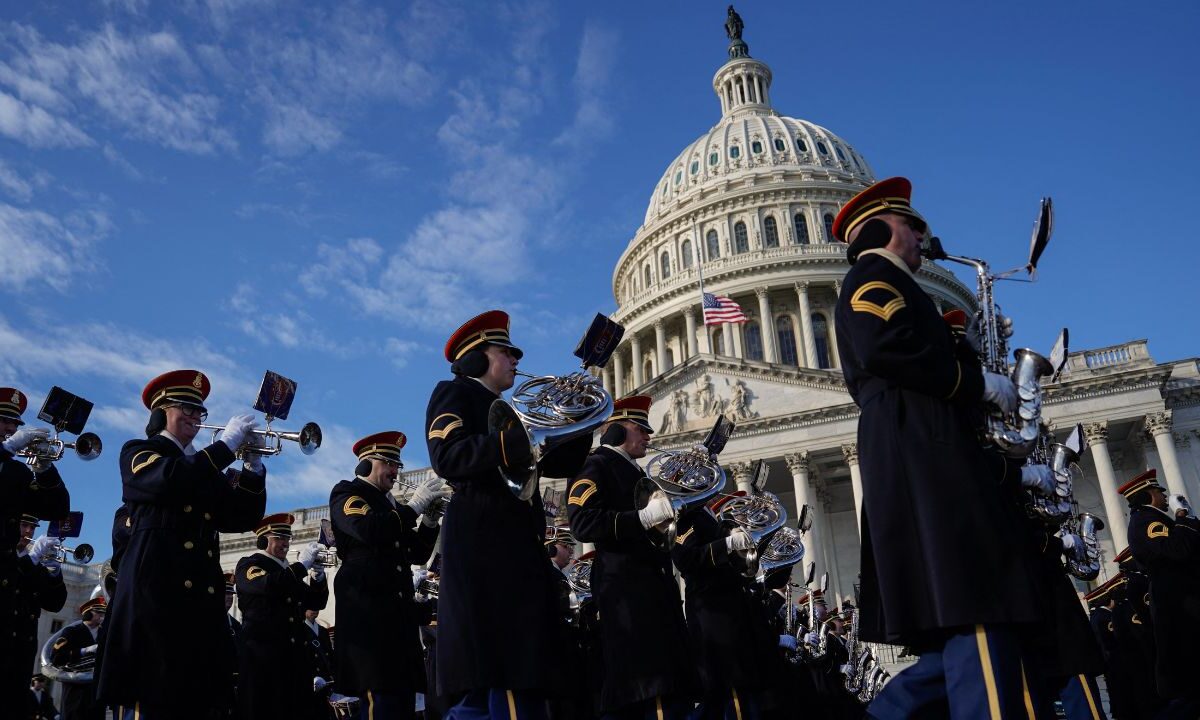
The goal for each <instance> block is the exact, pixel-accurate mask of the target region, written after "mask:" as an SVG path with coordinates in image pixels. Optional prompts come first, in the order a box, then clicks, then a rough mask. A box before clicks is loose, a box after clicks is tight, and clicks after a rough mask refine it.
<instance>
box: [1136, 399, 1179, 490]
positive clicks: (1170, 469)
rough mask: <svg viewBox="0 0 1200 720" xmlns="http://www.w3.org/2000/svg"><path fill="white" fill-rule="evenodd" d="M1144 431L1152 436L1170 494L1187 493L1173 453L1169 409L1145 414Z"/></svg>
mask: <svg viewBox="0 0 1200 720" xmlns="http://www.w3.org/2000/svg"><path fill="white" fill-rule="evenodd" d="M1146 431H1147V432H1149V433H1150V434H1151V435H1153V436H1154V447H1156V448H1158V457H1159V459H1160V460H1162V471H1163V474H1164V475H1166V476H1167V488H1168V489H1169V490H1170V491H1171V494H1172V495H1185V496H1186V495H1187V486H1186V485H1184V484H1183V472H1182V471H1181V470H1180V469H1179V456H1178V455H1177V454H1176V453H1175V437H1174V435H1172V434H1171V411H1170V410H1166V411H1164V412H1158V413H1150V414H1149V415H1147V416H1146Z"/></svg>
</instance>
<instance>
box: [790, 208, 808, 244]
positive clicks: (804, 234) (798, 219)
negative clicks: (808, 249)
mask: <svg viewBox="0 0 1200 720" xmlns="http://www.w3.org/2000/svg"><path fill="white" fill-rule="evenodd" d="M792 227H793V229H795V231H796V244H797V245H807V244H808V243H809V239H808V219H807V218H805V217H804V213H796V216H795V217H794V218H792Z"/></svg>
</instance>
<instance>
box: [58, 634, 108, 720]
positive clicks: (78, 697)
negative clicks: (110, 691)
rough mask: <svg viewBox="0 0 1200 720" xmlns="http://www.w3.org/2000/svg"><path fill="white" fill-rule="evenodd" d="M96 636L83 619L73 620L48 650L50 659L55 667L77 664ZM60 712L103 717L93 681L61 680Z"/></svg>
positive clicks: (79, 719)
mask: <svg viewBox="0 0 1200 720" xmlns="http://www.w3.org/2000/svg"><path fill="white" fill-rule="evenodd" d="M95 644H97V643H96V636H93V635H92V631H91V630H89V629H88V627H87V625H84V624H83V622H82V621H81V622H75V623H72V624H70V625H68V626H66V627H65V628H63V631H62V634H61V635H59V636H58V640H56V641H55V642H54V646H53V647H52V648H51V652H50V662H52V663H54V665H55V666H59V667H61V666H63V665H66V664H68V663H77V662H79V660H80V659H81V658H82V657H83V653H82V651H83V649H84V648H86V647H90V646H92V645H95ZM62 714H63V717H64V718H67V719H68V720H104V708H103V707H102V706H100V705H98V704H97V703H96V686H95V684H94V683H90V682H89V683H63V695H62Z"/></svg>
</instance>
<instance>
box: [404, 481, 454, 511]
mask: <svg viewBox="0 0 1200 720" xmlns="http://www.w3.org/2000/svg"><path fill="white" fill-rule="evenodd" d="M445 497H450V487H449V486H448V485H446V482H445V481H444V480H442V479H441V478H440V477H431V478H426V479H425V480H422V481H421V484H420V485H418V486H417V489H416V490H413V493H412V496H411V497H409V498H408V506H409V507H410V508H412V509H413V512H415V513H416V514H418V515H421V514H422V513H424V512H425V508H427V507H429V503H431V502H433V501H434V500H438V499H440V498H445Z"/></svg>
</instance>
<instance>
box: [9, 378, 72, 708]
mask: <svg viewBox="0 0 1200 720" xmlns="http://www.w3.org/2000/svg"><path fill="white" fill-rule="evenodd" d="M28 403H29V400H28V398H26V396H25V393H23V392H21V391H20V390H17V389H16V388H10V387H9V388H0V440H2V442H0V637H4V638H11V637H19V636H20V633H21V631H20V629H19V628H18V627H17V624H18V623H19V617H20V608H19V607H18V605H19V604H20V605H23V603H18V602H17V592H16V591H17V589H18V587H20V585H21V578H20V575H19V574H20V571H19V570H18V561H17V544H18V543H19V542H20V541H21V537H22V533H21V522H22V520H21V517H22V516H23V515H24V516H30V517H33V518H34V519H37V518H40V519H42V520H58V519H61V518H64V517H66V516H67V513H69V512H70V511H71V498H70V495H69V494H68V493H67V488H66V486H65V485H64V484H63V482H62V478H61V477H60V476H59V474H58V470H57V469H56V468H55V467H54V465H53V464H51V463H35V464H34V466H33V467H32V468H30V466H28V465H26V464H25V462H24V460H23V458H20V457H15V456H14V454H15V453H17V452H20V451H21V450H24V449H26V448H27V447H28V446H29V444H30V443H33V442H35V441H37V440H41V439H45V438H46V437H47V435H48V431H46V430H43V429H38V428H33V429H31V428H21V426H22V425H24V424H25V422H24V421H23V420H22V419H21V415H22V413H24V412H25V407H26V406H27V405H28ZM14 633H16V635H14ZM32 662H33V658H32V656H31V655H26V654H24V651H22V652H20V653H18V652H14V651H8V652H0V698H21V697H24V696H25V693H26V692H27V691H28V687H29V685H28V678H29V668H30V665H31V663H32Z"/></svg>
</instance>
